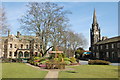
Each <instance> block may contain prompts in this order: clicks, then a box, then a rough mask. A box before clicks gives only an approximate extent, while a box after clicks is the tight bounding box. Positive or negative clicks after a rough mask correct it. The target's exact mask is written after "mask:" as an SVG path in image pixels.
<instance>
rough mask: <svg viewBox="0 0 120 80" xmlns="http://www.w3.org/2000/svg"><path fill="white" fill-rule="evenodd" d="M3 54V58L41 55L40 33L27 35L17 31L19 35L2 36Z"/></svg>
mask: <svg viewBox="0 0 120 80" xmlns="http://www.w3.org/2000/svg"><path fill="white" fill-rule="evenodd" d="M1 39H2V40H1V45H2V46H1V56H0V57H3V58H30V56H31V55H36V56H37V55H41V54H40V51H41V45H40V39H39V38H38V35H36V36H25V35H21V34H20V32H17V35H16V36H15V35H11V34H10V31H8V36H5V37H1Z"/></svg>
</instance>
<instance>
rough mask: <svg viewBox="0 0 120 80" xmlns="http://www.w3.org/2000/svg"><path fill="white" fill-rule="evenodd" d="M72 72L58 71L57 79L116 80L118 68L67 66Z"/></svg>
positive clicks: (109, 66) (108, 66) (106, 66)
mask: <svg viewBox="0 0 120 80" xmlns="http://www.w3.org/2000/svg"><path fill="white" fill-rule="evenodd" d="M69 68H74V70H72V71H60V72H59V78H118V66H111V65H80V66H69Z"/></svg>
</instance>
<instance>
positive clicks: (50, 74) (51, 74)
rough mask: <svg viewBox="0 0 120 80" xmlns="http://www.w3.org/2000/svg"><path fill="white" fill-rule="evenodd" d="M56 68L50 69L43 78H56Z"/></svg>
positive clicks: (54, 79) (56, 79)
mask: <svg viewBox="0 0 120 80" xmlns="http://www.w3.org/2000/svg"><path fill="white" fill-rule="evenodd" d="M58 73H59V71H58V70H56V71H55V70H50V71H49V72H48V74H47V75H46V77H45V79H44V80H58Z"/></svg>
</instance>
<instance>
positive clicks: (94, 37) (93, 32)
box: [90, 9, 101, 46]
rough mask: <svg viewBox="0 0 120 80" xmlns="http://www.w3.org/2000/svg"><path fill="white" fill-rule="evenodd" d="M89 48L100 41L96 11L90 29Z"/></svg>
mask: <svg viewBox="0 0 120 80" xmlns="http://www.w3.org/2000/svg"><path fill="white" fill-rule="evenodd" d="M90 37H91V46H92V45H93V44H95V43H96V42H98V41H100V38H101V36H100V28H99V25H98V23H97V17H96V11H95V9H94V14H93V23H92V28H91V29H90Z"/></svg>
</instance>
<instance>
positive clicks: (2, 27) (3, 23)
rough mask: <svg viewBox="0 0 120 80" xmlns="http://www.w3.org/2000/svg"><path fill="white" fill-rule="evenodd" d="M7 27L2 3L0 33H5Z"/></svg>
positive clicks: (0, 8) (0, 7)
mask: <svg viewBox="0 0 120 80" xmlns="http://www.w3.org/2000/svg"><path fill="white" fill-rule="evenodd" d="M8 29H9V28H8V24H7V17H6V13H5V9H4V7H3V6H2V5H0V34H6V32H7V31H8Z"/></svg>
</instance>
